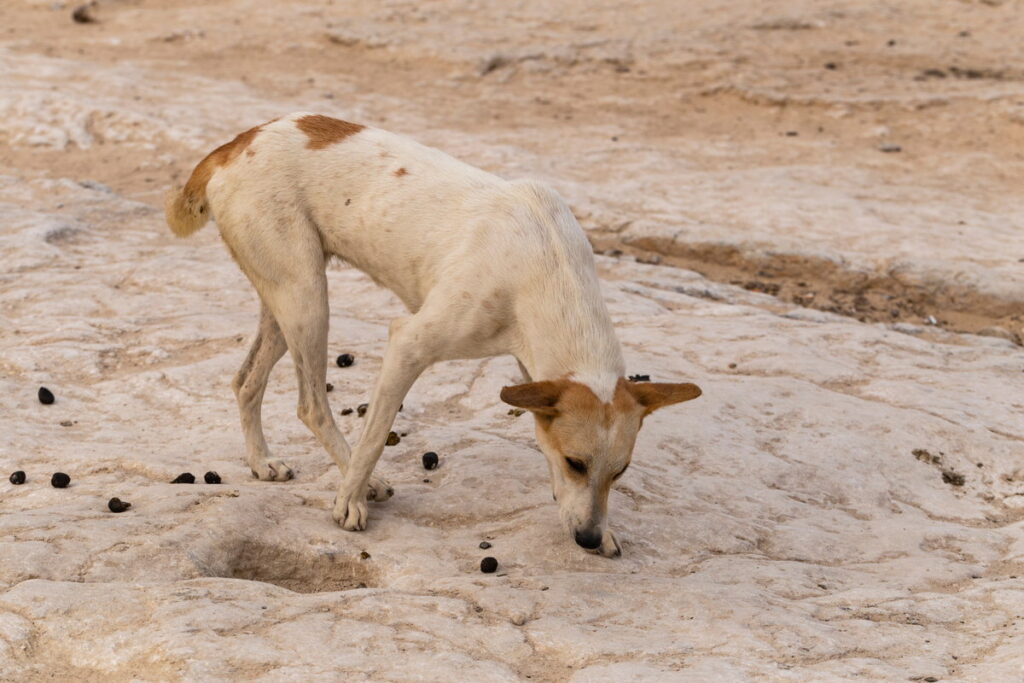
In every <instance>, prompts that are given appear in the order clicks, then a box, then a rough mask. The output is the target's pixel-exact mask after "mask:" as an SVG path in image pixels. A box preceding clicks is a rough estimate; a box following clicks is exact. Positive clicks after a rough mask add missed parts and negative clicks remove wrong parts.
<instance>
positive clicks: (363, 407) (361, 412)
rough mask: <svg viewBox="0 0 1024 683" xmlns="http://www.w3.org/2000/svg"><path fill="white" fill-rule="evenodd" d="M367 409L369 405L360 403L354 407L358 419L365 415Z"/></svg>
mask: <svg viewBox="0 0 1024 683" xmlns="http://www.w3.org/2000/svg"><path fill="white" fill-rule="evenodd" d="M369 407H370V404H369V403H360V404H359V405H358V406H356V415H358V416H359V417H362V416H363V415H366V409H367V408H369Z"/></svg>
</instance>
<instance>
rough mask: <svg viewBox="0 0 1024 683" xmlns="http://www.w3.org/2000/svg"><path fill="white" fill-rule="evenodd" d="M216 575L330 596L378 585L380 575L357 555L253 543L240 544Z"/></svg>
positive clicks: (253, 541) (243, 542)
mask: <svg viewBox="0 0 1024 683" xmlns="http://www.w3.org/2000/svg"><path fill="white" fill-rule="evenodd" d="M214 574H215V575H216V576H220V577H223V578H232V579H245V580H247V581H262V582H264V583H272V584H274V585H275V586H280V587H281V588H287V589H288V590H290V591H295V592H296V593H329V592H333V591H346V590H354V589H357V588H370V587H377V586H379V585H380V584H379V580H378V579H379V576H378V573H377V572H376V571H374V569H373V568H372V567H371V566H369V565H368V563H367V561H366V560H362V559H360V558H359V556H358V555H355V554H353V555H352V556H351V557H349V556H345V555H343V554H340V553H331V552H321V551H317V550H315V549H305V550H299V549H295V548H287V547H284V546H280V545H272V544H266V543H262V542H260V541H255V540H251V539H249V540H245V541H242V542H241V543H240V544H239V545H238V547H237V550H236V551H235V552H234V553H232V556H231V558H230V560H229V564H228V566H227V567H226V571H223V572H221V571H217V572H214Z"/></svg>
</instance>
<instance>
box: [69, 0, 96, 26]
mask: <svg viewBox="0 0 1024 683" xmlns="http://www.w3.org/2000/svg"><path fill="white" fill-rule="evenodd" d="M95 5H96V3H95V2H87V3H85V4H84V5H79V6H78V7H76V8H75V9H74V11H73V12H71V19H72V21H74V22H75V23H76V24H95V23H96V15H95V14H93V10H94V9H95Z"/></svg>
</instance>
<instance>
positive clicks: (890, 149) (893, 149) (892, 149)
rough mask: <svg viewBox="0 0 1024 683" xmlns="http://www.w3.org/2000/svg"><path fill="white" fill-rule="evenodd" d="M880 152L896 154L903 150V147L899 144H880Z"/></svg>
mask: <svg viewBox="0 0 1024 683" xmlns="http://www.w3.org/2000/svg"><path fill="white" fill-rule="evenodd" d="M878 151H879V152H885V153H886V154H896V153H898V152H902V151H903V148H902V147H900V146H899V145H880V146H879V147H878Z"/></svg>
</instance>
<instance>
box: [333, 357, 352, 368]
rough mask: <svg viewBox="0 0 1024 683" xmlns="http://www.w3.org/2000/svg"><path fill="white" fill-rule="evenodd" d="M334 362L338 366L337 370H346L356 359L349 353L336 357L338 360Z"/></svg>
mask: <svg viewBox="0 0 1024 683" xmlns="http://www.w3.org/2000/svg"><path fill="white" fill-rule="evenodd" d="M335 362H336V363H337V364H338V367H339V368H347V367H348V366H350V365H352V364H353V363H355V362H356V359H355V358H354V357H353V356H352V354H351V353H343V354H341V355H340V356H338V359H337V360H336V361H335Z"/></svg>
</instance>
